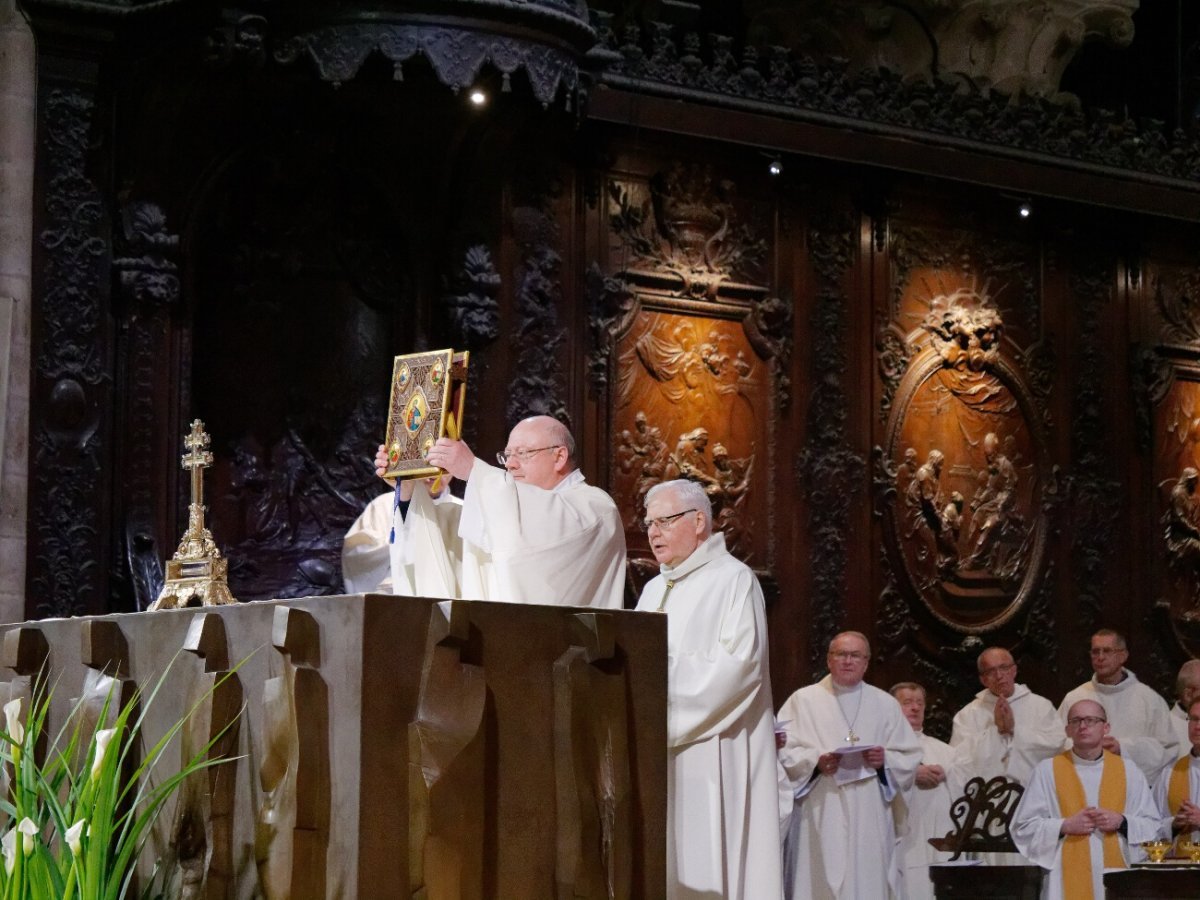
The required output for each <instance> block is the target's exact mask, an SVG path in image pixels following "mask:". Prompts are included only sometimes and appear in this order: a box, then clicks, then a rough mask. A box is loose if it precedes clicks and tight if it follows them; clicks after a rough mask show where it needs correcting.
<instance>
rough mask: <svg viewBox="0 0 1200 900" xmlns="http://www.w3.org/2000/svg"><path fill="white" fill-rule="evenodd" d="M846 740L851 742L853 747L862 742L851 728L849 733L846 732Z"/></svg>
mask: <svg viewBox="0 0 1200 900" xmlns="http://www.w3.org/2000/svg"><path fill="white" fill-rule="evenodd" d="M846 740H847V741H849V742H850V744H851V745H852V746H853V745H854V744H857V743H858V742H859V741H861V740H862V738H860V737H859V736H858V735H857V734H855V733H854V729H853V728H851V729H850V730H849V731H847V732H846Z"/></svg>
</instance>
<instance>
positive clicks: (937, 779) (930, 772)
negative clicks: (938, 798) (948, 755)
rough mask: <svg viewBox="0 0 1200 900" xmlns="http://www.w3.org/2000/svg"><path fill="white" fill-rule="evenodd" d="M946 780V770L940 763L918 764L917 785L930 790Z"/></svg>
mask: <svg viewBox="0 0 1200 900" xmlns="http://www.w3.org/2000/svg"><path fill="white" fill-rule="evenodd" d="M945 780H946V770H945V769H943V768H942V767H941V766H938V765H928V766H927V765H925V764H924V763H922V764H921V765H919V766H917V787H919V788H924V789H926V790H928V789H929V788H935V787H937V786H938V785H939V784H941V783H942V782H943V781H945Z"/></svg>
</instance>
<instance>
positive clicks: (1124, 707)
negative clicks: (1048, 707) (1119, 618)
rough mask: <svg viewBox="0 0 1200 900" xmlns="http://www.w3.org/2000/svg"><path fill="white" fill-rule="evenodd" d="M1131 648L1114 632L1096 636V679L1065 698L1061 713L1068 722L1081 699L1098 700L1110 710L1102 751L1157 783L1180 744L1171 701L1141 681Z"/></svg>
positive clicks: (1102, 631) (1104, 630) (1093, 653)
mask: <svg viewBox="0 0 1200 900" xmlns="http://www.w3.org/2000/svg"><path fill="white" fill-rule="evenodd" d="M1128 659H1129V649H1128V646H1127V645H1126V643H1125V636H1124V635H1122V634H1121V633H1120V632H1119V631H1114V630H1113V629H1111V628H1101V629H1100V630H1099V631H1097V632H1096V633H1095V634H1093V635H1092V646H1091V660H1092V671H1093V672H1094V673H1095V674H1093V675H1092V678H1091V680H1090V681H1085V682H1084V683H1083V684H1081V685H1080V686H1079V687H1077V688H1075V690H1073V691H1071V692H1070V693H1069V694H1067V696H1066V697H1064V698H1063V702H1062V703H1061V704H1059V707H1058V714H1059V716H1060V718H1061V719H1062V720H1063V721H1064V722H1065V721H1066V720H1067V711H1068V710H1069V709H1070V708H1071V707H1072V706H1073V705H1074V704H1075V703H1077V702H1078V701H1080V700H1095V701H1096V702H1098V703H1101V704H1103V706H1104V708H1105V709H1106V710H1107V712H1108V726H1109V727H1108V729H1106V731H1105V735H1104V740H1103V744H1104V749H1105V750H1107V751H1108V752H1109V753H1115V754H1117V755H1118V756H1123V757H1125V758H1126V759H1131V760H1133V762H1135V763H1136V764H1137V767H1138V768H1139V769H1141V770H1142V774H1143V775H1145V776H1146V781H1148V782H1150V783H1151V784H1153V783H1154V782H1155V780H1157V778H1158V775H1159V773H1160V772H1161V771H1162V770H1163V769H1165V768H1166V767H1167V766H1169V765H1170V764H1171V763H1173V762H1174V761H1175V759H1176V757H1177V756H1178V749H1179V742H1178V739H1177V738H1176V736H1175V729H1174V727H1173V726H1172V725H1171V714H1170V710H1168V709H1167V701H1165V700H1163V698H1162V697H1160V696H1159V695H1158V692H1157V691H1155V690H1154V688H1152V687H1150V686H1149V685H1145V684H1143V683H1142V682H1140V681H1138V678H1137V676H1136V675H1134V674H1133V673H1132V672H1131V671H1129V669H1127V668H1125V663H1126V661H1127V660H1128Z"/></svg>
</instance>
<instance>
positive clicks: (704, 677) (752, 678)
mask: <svg viewBox="0 0 1200 900" xmlns="http://www.w3.org/2000/svg"><path fill="white" fill-rule="evenodd" d="M643 524H644V525H645V528H646V533H647V535H648V536H649V539H650V549H651V551H652V552H653V553H654V558H655V559H656V560H658V562H659V566H660V574H659V575H658V576H657V577H655V578H654V579H652V580H651V581H650V582H649V583H648V584H647V585H646V587H645V589H644V590H643V591H642V596H641V599H640V600H639V601H638V606H637V608H638V610H641V611H649V612H656V613H662V614H664V615H666V617H667V758H668V768H667V885H666V888H667V890H666V896H667V898H668V900H702V898H703V900H708V898H717V897H720V898H724V900H780V898H781V897H782V896H783V888H782V880H781V862H780V847H779V818H778V815H779V794H778V781H777V772H778V768H777V763H776V750H775V734H774V716H773V715H772V710H773V704H772V700H771V679H770V672H769V666H768V662H767V624H766V614H765V607H764V602H763V593H762V588H761V587H760V586H759V583H758V579H757V578H756V577H755V575H754V572H753V571H751V569H750V568H749V567H748V566H746V565H745V564H744V563H742V562H740V561H738V560H737V559H735V558H734V557H733V556H731V555H730V553H729V551H728V550H727V549H726V547H725V536H724V535H723V534H720V533H717V534H714V533H713V531H712V505H711V503H710V501H709V498H708V495H707V494H706V493H705V492H704V489H703V488H702V487H701V486H700V485H698V484H696V483H695V482H692V481H687V480H683V479H680V480H676V481H668V482H664V483H662V484H657V485H655V486H654V487H652V488H651V489H650V490H649V492H648V493H647V494H646V518H645V520H644V523H643Z"/></svg>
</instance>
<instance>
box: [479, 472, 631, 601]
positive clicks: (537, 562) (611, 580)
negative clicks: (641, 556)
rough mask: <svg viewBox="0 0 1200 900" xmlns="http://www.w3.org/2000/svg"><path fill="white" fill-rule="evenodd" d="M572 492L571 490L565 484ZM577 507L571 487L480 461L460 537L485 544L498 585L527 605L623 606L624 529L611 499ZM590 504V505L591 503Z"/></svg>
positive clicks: (606, 498) (510, 597)
mask: <svg viewBox="0 0 1200 900" xmlns="http://www.w3.org/2000/svg"><path fill="white" fill-rule="evenodd" d="M568 490H570V489H568ZM590 490H591V491H593V492H594V493H593V494H591V495H585V496H590V497H593V498H594V497H596V496H597V495H601V496H602V498H603V501H604V502H603V504H599V503H595V502H594V500H588V501H587V502H585V503H584V504H582V505H579V506H577V505H575V504H573V503H572V502H570V501H569V500H568V499H567V497H566V496H565V493H566V492H558V491H547V490H544V489H542V488H539V487H534V486H533V485H528V484H521V483H520V482H518V481H515V480H514V479H512V478H510V477H509V476H508V473H506V472H505V471H504V470H503V469H498V468H496V467H495V466H489V465H488V464H487V463H485V462H484V461H483V460H480V459H477V460H475V466H474V468H473V469H472V470H471V477H470V478H469V479H468V480H467V490H466V494H465V496H464V498H463V513H462V520H461V522H460V524H459V532H458V533H459V535H460V536H461V537H462V539H463V540H464V541H467V542H469V543H471V544H474V545H476V546H477V547H479V548H480V549H481V550H483V551H484V552H485V553H486V554H487V556H488V558H489V560H490V565H491V568H492V574H491V578H492V579H493V580H494V582H495V583H496V585H497V587H498V588H499V589H500V590H501V591H503V592H505V593H508V594H512V595H514V596H498V597H491V596H489V597H488V599H489V600H509V601H513V602H527V603H565V602H568V601H574V602H573V603H572V604H571V605H575V606H599V607H607V608H613V609H620V608H621V607H622V605H623V603H624V590H625V531H624V528H623V526H622V524H621V515H620V512H619V511H618V510H617V508H616V505H615V504H614V503H613V502H612V500H611V498H608V497H607V495H604V494H603V492H602V491H599V489H597V488H590ZM589 504H591V505H589Z"/></svg>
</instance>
